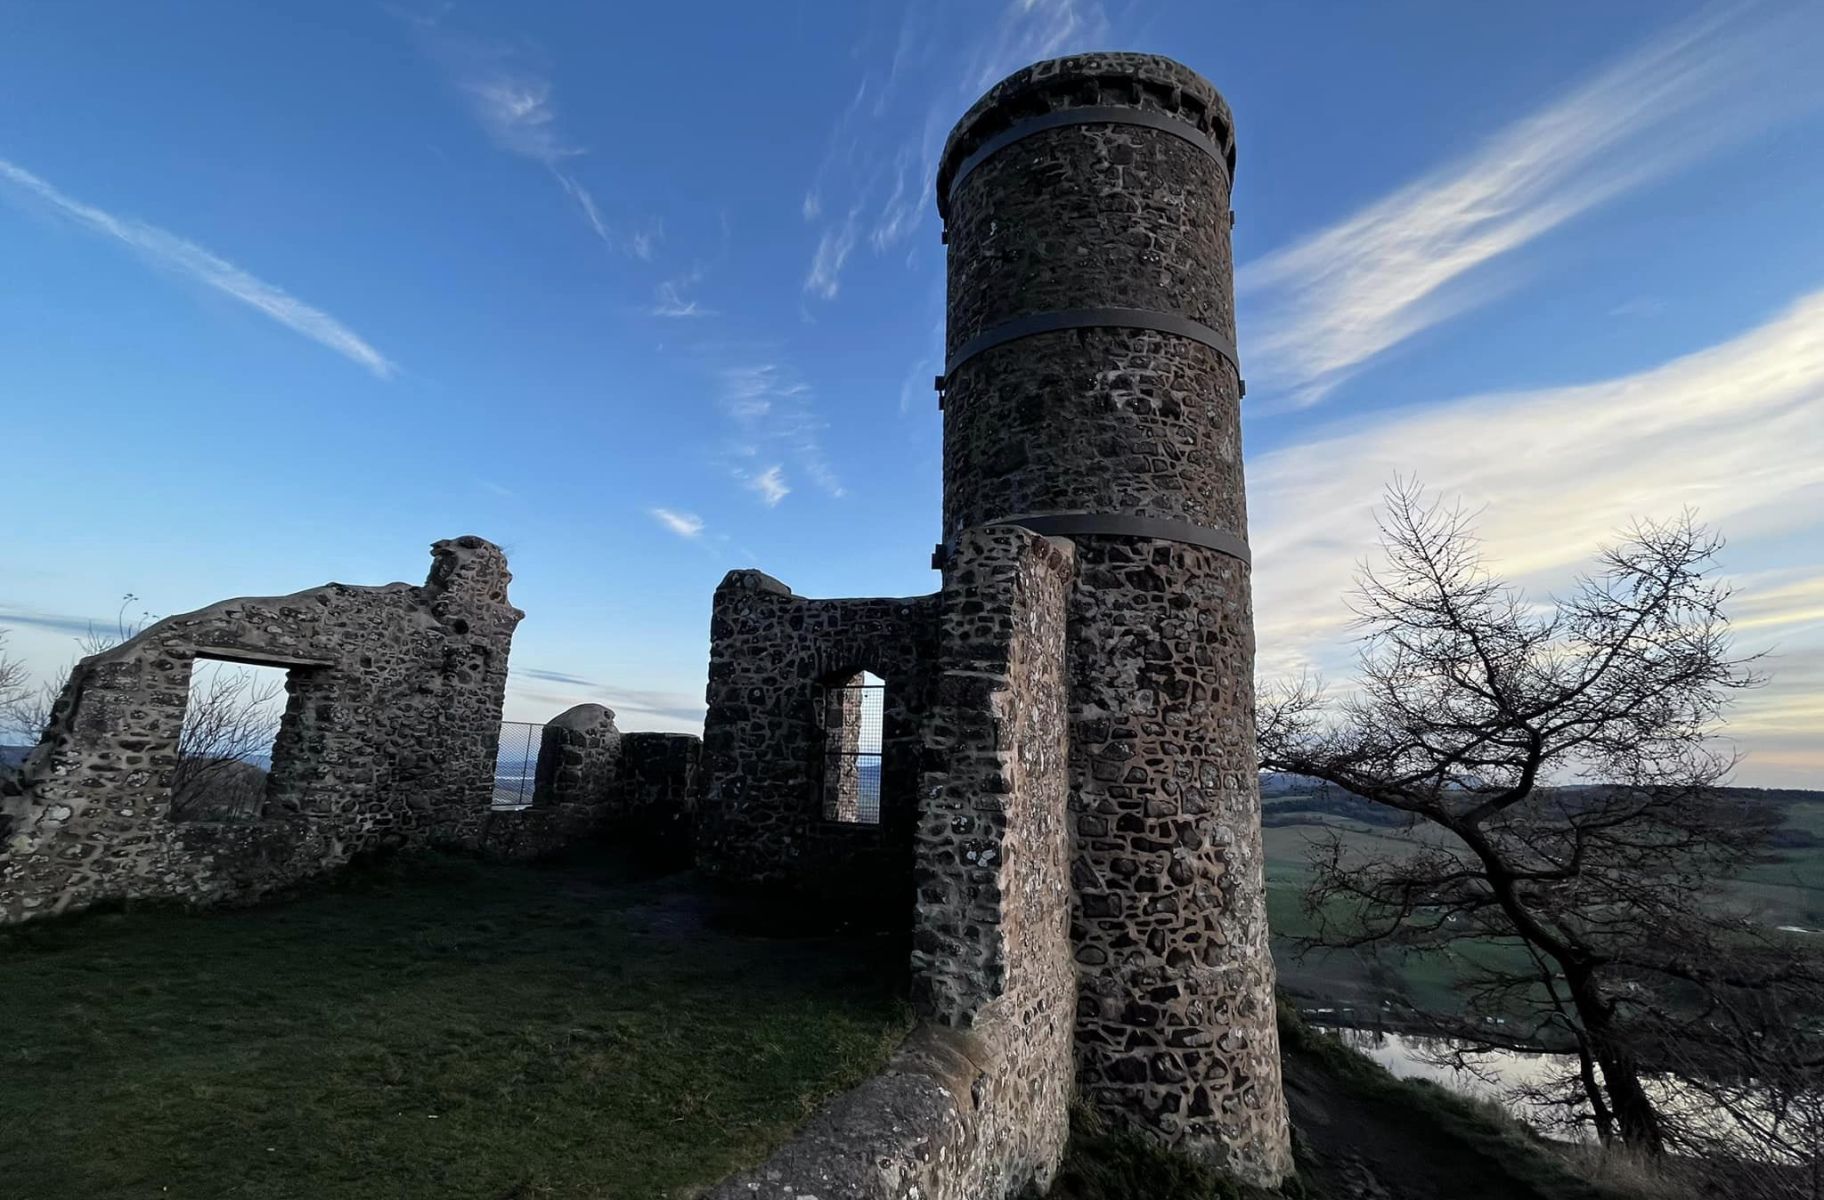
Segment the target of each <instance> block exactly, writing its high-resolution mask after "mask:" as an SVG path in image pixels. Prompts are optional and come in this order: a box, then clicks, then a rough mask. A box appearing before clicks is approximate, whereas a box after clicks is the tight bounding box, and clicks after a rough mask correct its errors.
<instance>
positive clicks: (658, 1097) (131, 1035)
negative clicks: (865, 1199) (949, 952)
mask: <svg viewBox="0 0 1824 1200" xmlns="http://www.w3.org/2000/svg"><path fill="white" fill-rule="evenodd" d="M742 912H743V916H742V920H741V923H740V924H739V925H731V924H730V918H729V917H728V916H727V915H726V914H725V913H724V911H723V910H722V908H721V906H720V905H719V903H718V902H717V901H716V900H715V898H714V897H711V896H708V895H706V894H705V893H704V892H703V891H702V890H701V889H699V888H696V887H695V886H694V885H692V884H691V881H690V877H689V876H673V877H669V878H665V879H640V878H636V877H635V876H633V875H632V874H631V873H630V872H629V871H628V870H627V869H626V868H624V867H623V866H621V865H619V864H616V863H613V862H591V863H571V864H567V865H549V866H525V865H485V866H484V865H482V864H479V863H474V862H469V861H466V860H449V859H437V860H431V861H429V862H421V863H411V864H398V865H395V866H393V867H391V868H388V869H384V870H371V869H370V870H367V871H356V872H353V873H351V874H350V875H349V876H346V877H345V878H344V879H343V880H342V881H341V882H338V883H337V884H336V885H335V886H333V887H327V888H322V889H319V890H315V891H312V892H310V893H307V894H305V895H302V896H299V897H297V898H293V899H287V900H285V901H282V902H275V903H273V904H270V905H264V906H261V907H258V908H253V909H246V910H241V911H233V912H215V913H204V914H185V913H179V912H172V911H143V912H134V913H130V914H111V915H90V916H83V917H78V918H74V919H68V920H60V921H53V922H48V923H45V924H42V925H35V926H26V927H24V928H22V929H20V930H17V931H13V932H10V933H8V934H6V935H4V936H3V937H0V996H4V997H5V1003H6V1011H7V1013H8V1015H9V1017H10V1020H9V1021H8V1030H7V1036H6V1041H5V1045H4V1046H0V1079H3V1080H4V1081H5V1082H4V1086H0V1129H5V1130H7V1131H8V1133H7V1134H6V1135H5V1136H4V1137H0V1194H4V1195H5V1196H6V1197H8V1200H70V1198H73V1197H97V1198H101V1197H105V1198H107V1200H132V1198H137V1197H167V1196H173V1197H175V1196H182V1197H185V1198H186V1200H190V1198H216V1197H246V1198H249V1200H252V1198H259V1200H283V1198H287V1197H299V1198H303V1197H309V1198H310V1200H336V1198H339V1197H356V1196H359V1197H362V1198H364V1200H366V1198H369V1197H381V1196H384V1197H389V1198H399V1200H412V1198H416V1197H425V1198H427V1200H428V1198H430V1197H438V1198H443V1197H481V1198H486V1200H510V1198H511V1200H521V1198H523V1200H531V1198H534V1197H538V1198H546V1197H551V1198H557V1197H579V1198H580V1197H590V1198H595V1200H611V1198H619V1197H629V1198H631V1197H642V1198H644V1197H649V1196H654V1195H664V1194H670V1193H671V1192H672V1191H674V1190H675V1189H679V1188H687V1187H690V1186H692V1185H696V1184H701V1183H705V1182H708V1181H712V1180H714V1179H716V1178H719V1177H721V1176H722V1175H723V1174H725V1173H726V1172H728V1171H729V1170H730V1169H732V1168H734V1167H736V1166H738V1165H743V1164H747V1163H751V1162H755V1161H758V1160H759V1159H760V1158H762V1157H763V1156H764V1155H765V1153H766V1152H767V1150H768V1149H769V1147H771V1146H772V1145H774V1144H776V1143H777V1142H778V1141H780V1140H782V1139H783V1138H784V1137H785V1136H786V1135H787V1134H788V1133H789V1132H790V1131H791V1130H792V1128H793V1127H794V1126H795V1125H797V1124H798V1123H799V1122H800V1121H801V1120H803V1118H804V1117H805V1116H806V1115H807V1114H808V1113H809V1112H810V1111H811V1110H812V1109H813V1107H814V1106H815V1105H816V1104H817V1103H818V1102H819V1101H820V1100H821V1099H822V1098H823V1097H825V1096H827V1095H829V1094H831V1093H833V1092H834V1091H836V1090H838V1089H840V1088H843V1087H846V1086H848V1085H850V1084H852V1083H854V1082H856V1081H858V1080H860V1079H861V1078H863V1077H864V1076H866V1075H867V1074H869V1073H871V1072H872V1071H873V1070H874V1069H876V1068H877V1067H878V1066H879V1065H880V1063H881V1062H882V1061H884V1059H885V1057H886V1055H887V1054H888V1053H889V1051H890V1050H891V1048H892V1047H893V1046H894V1045H895V1044H897V1042H898V1040H899V1039H900V1038H901V1037H902V1036H903V1034H904V1032H905V1029H906V1028H907V1025H908V1021H907V1018H906V1016H905V1013H904V1009H903V1005H902V1004H901V1002H900V1001H899V1000H897V999H896V997H897V996H898V994H899V993H900V990H901V989H900V988H899V986H898V985H899V983H900V980H901V973H902V967H901V966H900V964H901V963H903V959H904V954H903V947H900V946H895V945H892V944H888V943H886V940H885V939H880V938H867V937H849V936H834V935H824V936H802V935H801V936H775V935H779V934H782V933H783V932H785V931H786V930H787V929H788V928H789V926H786V925H782V924H780V923H779V921H780V918H778V917H777V916H776V915H772V914H763V915H762V916H761V917H758V918H757V917H756V915H755V914H754V912H753V911H752V906H751V905H749V906H744V907H743V910H742ZM756 920H761V921H763V922H764V924H756V923H755V922H756ZM731 1062H732V1063H739V1064H741V1069H740V1070H738V1071H731V1070H730V1069H729V1064H730V1063H731Z"/></svg>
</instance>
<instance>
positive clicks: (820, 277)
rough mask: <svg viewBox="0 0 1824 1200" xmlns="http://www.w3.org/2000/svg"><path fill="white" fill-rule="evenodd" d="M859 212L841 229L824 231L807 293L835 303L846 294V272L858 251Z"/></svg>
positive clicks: (806, 280) (808, 277)
mask: <svg viewBox="0 0 1824 1200" xmlns="http://www.w3.org/2000/svg"><path fill="white" fill-rule="evenodd" d="M860 218H861V211H860V209H859V208H854V209H850V210H849V215H848V216H847V217H846V218H845V219H844V220H843V222H842V224H841V225H838V226H833V227H831V228H829V229H826V230H824V231H823V235H822V236H821V237H819V238H818V239H817V252H816V253H815V254H813V255H812V256H811V269H810V272H809V274H807V275H806V276H805V277H804V290H805V291H807V292H810V293H811V294H812V295H814V296H821V297H822V298H823V299H825V300H834V299H835V298H836V293H837V292H839V291H841V290H842V268H843V265H844V264H846V263H847V262H848V261H849V254H850V252H852V251H853V250H854V249H855V238H856V236H857V229H856V225H857V222H858V221H859V220H860Z"/></svg>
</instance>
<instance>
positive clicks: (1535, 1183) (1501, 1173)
mask: <svg viewBox="0 0 1824 1200" xmlns="http://www.w3.org/2000/svg"><path fill="white" fill-rule="evenodd" d="M1279 1044H1280V1050H1281V1053H1282V1054H1283V1055H1284V1056H1285V1057H1286V1058H1288V1059H1294V1058H1296V1059H1300V1060H1302V1061H1304V1062H1305V1063H1307V1064H1309V1065H1311V1066H1312V1067H1314V1068H1316V1069H1317V1070H1319V1071H1321V1072H1322V1074H1323V1075H1324V1076H1326V1077H1327V1078H1328V1080H1329V1082H1330V1085H1331V1092H1332V1094H1333V1095H1334V1096H1335V1098H1336V1099H1337V1100H1338V1101H1339V1102H1342V1101H1343V1100H1344V1098H1345V1097H1347V1098H1348V1099H1349V1100H1352V1101H1353V1102H1354V1103H1358V1104H1363V1105H1369V1106H1372V1107H1373V1108H1374V1110H1375V1111H1377V1112H1378V1113H1379V1114H1381V1115H1382V1116H1396V1115H1397V1120H1398V1122H1399V1123H1400V1124H1401V1125H1403V1126H1406V1127H1408V1128H1410V1129H1412V1130H1415V1131H1420V1132H1421V1134H1422V1136H1427V1137H1444V1138H1449V1139H1452V1140H1454V1141H1456V1142H1457V1143H1458V1144H1459V1145H1461V1146H1463V1147H1466V1148H1467V1149H1469V1150H1471V1151H1473V1152H1474V1153H1475V1154H1476V1155H1477V1156H1478V1157H1480V1158H1481V1159H1482V1160H1483V1161H1484V1162H1485V1163H1486V1164H1487V1171H1488V1175H1489V1176H1490V1177H1495V1178H1500V1179H1503V1180H1509V1181H1513V1182H1515V1183H1518V1184H1522V1185H1524V1186H1526V1187H1528V1188H1530V1189H1532V1190H1534V1191H1535V1192H1536V1193H1537V1194H1538V1195H1541V1196H1551V1197H1555V1198H1556V1200H1618V1198H1617V1197H1616V1195H1615V1193H1613V1192H1611V1191H1609V1190H1608V1189H1605V1188H1603V1187H1601V1186H1599V1185H1597V1184H1593V1183H1591V1182H1590V1181H1588V1180H1586V1179H1582V1178H1579V1177H1578V1176H1577V1174H1576V1173H1575V1172H1574V1171H1573V1170H1572V1168H1571V1166H1570V1164H1568V1163H1567V1162H1566V1161H1565V1159H1564V1158H1563V1157H1562V1151H1561V1148H1560V1147H1557V1146H1555V1145H1554V1144H1553V1143H1551V1142H1548V1141H1547V1140H1546V1139H1544V1138H1543V1137H1541V1136H1540V1135H1538V1134H1537V1133H1535V1132H1534V1131H1533V1130H1531V1129H1529V1128H1528V1127H1527V1126H1526V1125H1525V1123H1523V1122H1522V1121H1520V1120H1519V1119H1518V1118H1516V1117H1513V1116H1511V1115H1509V1114H1508V1113H1507V1112H1506V1111H1505V1110H1503V1109H1502V1108H1501V1107H1500V1105H1498V1104H1494V1103H1490V1102H1487V1101H1478V1100H1471V1099H1469V1098H1467V1097H1464V1096H1460V1095H1458V1094H1457V1093H1455V1092H1452V1091H1450V1090H1449V1089H1447V1088H1444V1087H1442V1086H1440V1085H1438V1084H1436V1083H1433V1082H1431V1081H1430V1080H1424V1079H1399V1078H1397V1077H1395V1076H1394V1075H1393V1073H1392V1072H1390V1071H1388V1070H1387V1069H1386V1068H1385V1067H1383V1066H1381V1065H1380V1064H1379V1063H1377V1062H1375V1061H1374V1060H1373V1059H1371V1058H1369V1057H1368V1056H1367V1055H1365V1054H1362V1053H1360V1052H1358V1051H1356V1050H1352V1049H1350V1048H1349V1047H1348V1046H1345V1045H1343V1043H1342V1042H1341V1041H1340V1040H1338V1039H1337V1038H1334V1037H1331V1036H1329V1035H1327V1034H1324V1033H1320V1032H1319V1031H1317V1030H1315V1029H1312V1028H1311V1027H1310V1026H1309V1025H1306V1024H1305V1023H1304V1021H1303V1020H1302V1019H1300V1017H1299V1015H1298V1013H1297V1011H1296V1010H1295V1009H1294V1008H1293V1007H1292V1006H1291V1005H1290V1004H1288V1003H1286V1002H1285V1001H1284V1000H1283V999H1282V1000H1281V1002H1280V1004H1279ZM1483 1182H1484V1184H1485V1185H1486V1183H1487V1182H1488V1180H1487V1179H1486V1178H1485V1179H1484V1180H1483Z"/></svg>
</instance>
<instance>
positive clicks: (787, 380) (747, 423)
mask: <svg viewBox="0 0 1824 1200" xmlns="http://www.w3.org/2000/svg"><path fill="white" fill-rule="evenodd" d="M720 379H721V393H720V396H719V402H720V403H721V406H722V411H723V412H724V413H726V414H727V416H728V418H729V420H730V421H731V422H732V423H733V424H734V426H735V432H736V438H735V442H736V446H735V450H734V452H735V453H736V454H738V455H739V456H740V457H742V458H753V457H755V456H757V455H759V454H760V453H761V451H762V450H765V451H767V452H768V453H774V454H784V455H786V456H788V457H790V458H791V459H792V460H793V462H794V463H796V465H797V468H798V470H800V471H802V472H803V473H804V475H805V476H807V477H808V478H809V479H810V480H811V482H813V483H815V484H816V485H817V486H818V487H819V488H821V489H822V490H823V491H824V492H825V493H826V494H828V495H829V496H830V497H832V498H833V499H838V500H840V499H841V498H842V497H844V496H846V495H847V494H848V491H847V489H846V488H844V487H843V485H842V481H841V480H840V479H839V478H837V476H836V472H835V471H834V470H832V469H831V467H830V464H829V460H828V458H827V457H826V456H825V454H824V451H823V443H822V433H823V429H824V423H823V421H822V420H821V419H819V418H818V417H817V415H816V414H815V413H814V412H813V411H812V409H811V404H810V401H811V388H810V385H809V384H807V383H805V382H804V381H803V380H802V379H800V378H799V377H798V375H797V373H796V372H795V371H793V370H792V369H791V368H790V367H788V366H786V365H785V364H783V363H771V362H769V363H753V364H749V365H746V366H738V367H726V368H723V370H722V371H721V372H720ZM733 473H734V474H735V476H736V478H738V479H741V480H742V481H743V482H747V481H748V479H749V475H748V473H747V470H746V468H745V467H743V466H736V467H734V468H733ZM769 503H775V502H770V501H769Z"/></svg>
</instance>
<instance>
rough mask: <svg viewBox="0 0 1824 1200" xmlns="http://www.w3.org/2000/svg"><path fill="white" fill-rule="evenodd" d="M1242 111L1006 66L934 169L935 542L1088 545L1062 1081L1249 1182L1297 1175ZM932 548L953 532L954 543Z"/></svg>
mask: <svg viewBox="0 0 1824 1200" xmlns="http://www.w3.org/2000/svg"><path fill="white" fill-rule="evenodd" d="M1234 165H1235V147H1234V136H1233V129H1232V125H1231V122H1230V116H1229V110H1228V106H1227V105H1226V104H1224V102H1223V100H1222V97H1221V96H1220V95H1218V94H1217V92H1216V89H1215V88H1213V87H1212V86H1211V85H1210V84H1209V82H1208V81H1206V80H1204V79H1203V78H1202V77H1200V76H1198V75H1197V74H1196V73H1195V72H1193V71H1191V70H1189V69H1187V68H1186V67H1184V66H1181V65H1180V64H1178V63H1176V62H1173V61H1171V60H1170V59H1166V58H1160V57H1156V56H1153V55H1143V54H1086V55H1077V56H1073V57H1070V58H1061V59H1055V60H1052V61H1049V62H1043V63H1038V64H1036V65H1034V66H1031V67H1027V68H1026V69H1025V70H1023V71H1019V72H1017V73H1016V74H1014V75H1012V76H1009V77H1008V78H1007V79H1005V80H1003V81H1002V82H1000V83H999V84H997V85H995V86H994V87H993V88H992V89H990V90H989V92H988V93H987V94H986V95H985V96H983V97H982V98H981V99H980V100H979V101H977V102H976V104H975V106H974V107H973V108H971V109H970V110H969V112H968V113H967V114H966V115H965V116H964V117H963V119H962V120H961V121H960V122H959V123H958V124H957V126H956V128H955V130H954V131H952V133H951V135H950V140H949V143H948V144H947V145H946V147H945V149H944V155H943V160H942V163H941V165H940V167H939V169H938V173H937V203H938V210H939V212H940V213H941V214H942V215H943V218H944V222H945V240H946V242H947V243H948V245H949V248H950V253H949V324H948V336H947V362H946V365H945V370H944V375H943V377H942V378H941V380H940V381H939V387H940V389H941V390H942V393H943V405H944V413H945V417H944V536H945V539H946V541H947V542H951V543H953V542H954V541H955V539H956V537H957V535H959V534H960V533H961V532H962V531H964V530H965V529H969V528H971V527H973V526H977V525H983V524H1019V525H1024V526H1026V527H1028V528H1030V529H1032V530H1034V531H1036V532H1039V533H1043V534H1048V535H1051V536H1056V537H1068V538H1070V539H1072V540H1073V541H1075V542H1076V544H1077V561H1078V571H1077V583H1076V588H1075V594H1074V597H1073V600H1072V609H1071V616H1070V631H1069V647H1070V655H1071V663H1070V678H1071V687H1072V712H1071V722H1072V724H1071V779H1072V801H1071V804H1072V816H1073V821H1074V824H1075V830H1074V835H1075V837H1074V846H1073V849H1072V884H1073V891H1074V896H1075V906H1074V911H1073V914H1072V934H1073V938H1074V942H1075V949H1076V958H1077V964H1078V970H1079V979H1080V999H1079V1004H1078V1018H1077V1060H1078V1086H1079V1089H1080V1091H1081V1094H1082V1095H1083V1096H1084V1098H1086V1099H1087V1100H1089V1101H1090V1102H1092V1103H1093V1104H1094V1105H1095V1106H1096V1107H1097V1108H1098V1109H1100V1110H1101V1111H1102V1112H1103V1113H1104V1114H1105V1115H1107V1116H1110V1117H1113V1118H1115V1119H1116V1120H1118V1121H1121V1122H1124V1123H1126V1124H1129V1125H1133V1126H1136V1127H1139V1128H1142V1129H1145V1130H1149V1131H1151V1132H1153V1133H1154V1134H1156V1135H1157V1136H1159V1137H1161V1138H1163V1139H1164V1140H1165V1141H1168V1142H1171V1143H1173V1144H1176V1145H1178V1146H1179V1147H1180V1148H1182V1149H1184V1150H1187V1151H1190V1152H1192V1153H1195V1154H1197V1155H1198V1156H1199V1157H1202V1158H1205V1159H1207V1160H1210V1161H1214V1162H1218V1163H1221V1164H1222V1165H1224V1166H1225V1167H1226V1168H1227V1169H1228V1170H1229V1171H1231V1172H1232V1173H1234V1174H1236V1175H1239V1176H1241V1177H1244V1178H1248V1179H1252V1180H1255V1181H1258V1182H1262V1183H1272V1182H1274V1181H1276V1180H1278V1179H1279V1178H1280V1177H1281V1176H1282V1175H1283V1174H1284V1173H1285V1172H1286V1171H1287V1170H1289V1169H1290V1150H1289V1146H1288V1135H1287V1127H1286V1116H1285V1101H1284V1097H1283V1095H1282V1093H1281V1090H1280V1070H1279V1046H1278V1038H1277V1036H1276V1034H1275V1031H1274V1009H1273V963H1272V959H1271V958H1270V957H1269V954H1268V949H1267V926H1266V909H1265V898H1264V897H1265V892H1264V883H1263V878H1262V865H1263V864H1262V853H1261V836H1260V796H1259V788H1258V785H1257V781H1256V774H1255V771H1256V765H1255V754H1254V683H1253V673H1254V629H1253V615H1252V610H1251V607H1250V603H1251V602H1250V597H1249V566H1248V563H1249V559H1248V547H1247V540H1246V539H1247V513H1246V505H1245V498H1244V495H1243V488H1242V463H1241V429H1240V414H1239V402H1240V398H1241V392H1242V384H1241V376H1240V373H1239V370H1238V367H1237V363H1236V351H1235V343H1234V337H1235V312H1234V297H1233V282H1232V278H1231V276H1232V272H1233V266H1232V262H1231V257H1230V249H1229V227H1230V224H1231V220H1230V213H1229V184H1230V178H1231V175H1232V172H1233V170H1234ZM940 557H941V550H940Z"/></svg>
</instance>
